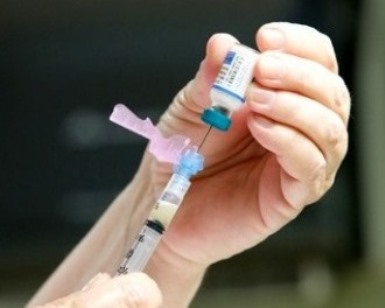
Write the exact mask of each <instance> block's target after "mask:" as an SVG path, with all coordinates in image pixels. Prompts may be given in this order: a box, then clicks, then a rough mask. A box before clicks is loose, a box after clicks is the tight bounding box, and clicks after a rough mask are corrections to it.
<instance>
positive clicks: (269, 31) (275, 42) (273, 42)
mask: <svg viewBox="0 0 385 308" xmlns="http://www.w3.org/2000/svg"><path fill="white" fill-rule="evenodd" d="M262 40H263V48H264V49H269V50H274V49H283V47H284V45H285V37H284V36H283V33H282V32H281V31H280V30H278V29H274V28H265V29H263V31H262Z"/></svg>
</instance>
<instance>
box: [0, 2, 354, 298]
mask: <svg viewBox="0 0 385 308" xmlns="http://www.w3.org/2000/svg"><path fill="white" fill-rule="evenodd" d="M358 12H359V1H358V0H355V1H353V0H352V1H348V0H345V1H344V0H336V1H331V0H329V1H322V0H317V1H305V0H303V1H300V0H291V1H278V0H273V1H256V0H255V1H250V0H247V1H239V0H238V1H236V0H232V1H219V0H217V1H214V0H213V1H201V2H197V1H190V0H188V1H176V0H175V1H171V0H168V1H131V0H128V1H127V0H125V1H43V0H34V1H2V2H0V76H1V79H0V102H1V107H0V108H1V109H0V110H1V113H0V114H1V117H0V120H1V122H0V123H1V126H0V127H1V152H0V153H1V160H0V167H1V169H0V170H1V188H0V193H1V199H0V200H1V204H0V210H1V215H0V277H3V279H2V282H1V283H4V282H5V281H7V279H14V278H15V277H17V275H21V274H23V275H33V276H35V277H40V278H39V279H38V280H39V283H40V282H41V281H42V279H44V277H45V276H46V275H48V274H49V273H50V272H51V271H52V270H53V269H54V268H55V266H56V265H57V264H58V263H59V262H60V261H61V259H62V258H63V257H64V256H65V255H66V254H67V253H68V251H69V249H71V247H73V246H74V245H75V244H76V243H77V242H78V241H79V239H81V238H82V236H83V235H84V234H85V233H86V232H87V230H88V229H89V228H90V226H92V224H93V223H94V222H95V220H96V219H97V217H99V215H100V214H101V213H102V212H103V210H104V209H105V208H106V207H107V206H108V204H109V203H110V202H111V201H112V199H113V198H114V196H115V195H116V194H117V193H118V192H119V190H121V189H122V188H123V187H124V186H125V185H126V183H127V182H129V180H130V178H131V177H132V175H133V173H134V172H135V170H136V167H137V165H138V164H139V161H140V157H141V151H142V150H143V148H144V146H145V142H144V141H143V140H141V139H140V138H136V137H134V136H132V135H130V134H129V133H126V132H125V131H123V130H122V129H120V128H118V127H115V126H114V125H113V124H111V123H109V121H108V115H109V114H110V112H111V111H112V107H113V105H114V104H115V103H117V102H123V103H125V104H127V105H128V106H129V107H130V108H131V109H132V110H134V111H135V112H137V113H138V114H140V115H147V116H150V117H151V118H152V119H153V120H154V121H156V119H157V117H158V116H159V115H160V114H161V113H162V111H163V110H164V109H165V108H166V107H167V105H168V104H169V102H171V100H172V98H173V96H174V95H175V94H176V92H177V91H178V90H179V89H180V88H181V87H182V86H183V85H184V84H185V83H186V82H187V81H188V80H190V79H191V78H192V77H193V76H194V73H195V71H196V69H197V67H198V65H199V62H200V60H201V59H202V57H203V56H204V48H205V43H206V41H207V39H208V38H209V37H210V36H211V35H212V34H213V33H216V32H228V33H231V34H233V35H234V36H236V37H237V38H238V39H239V40H240V41H241V42H242V43H245V44H247V45H250V46H254V34H255V31H256V30H257V29H258V27H259V26H261V25H262V24H263V23H265V22H270V21H281V20H285V21H292V22H299V23H306V24H308V25H310V26H314V27H316V28H317V29H319V30H320V31H322V32H324V33H326V34H328V35H329V36H330V37H331V38H332V40H333V42H334V44H335V48H336V52H337V55H338V57H339V61H340V68H341V75H342V76H343V77H344V79H345V80H346V82H347V84H348V86H349V87H351V84H352V76H353V73H354V65H353V63H354V61H353V60H354V56H355V44H356V39H357V37H356V28H357V25H358V21H359V17H360V15H359V13H358ZM353 120H354V108H353ZM351 125H354V121H352V124H351ZM355 147H356V142H355V136H354V133H351V145H350V152H349V154H348V157H347V159H346V160H345V162H344V164H343V166H342V168H341V172H340V174H339V176H338V178H337V182H336V184H335V186H334V187H333V189H332V190H331V191H330V192H329V193H328V194H327V195H326V197H325V198H323V199H322V200H321V201H320V202H319V203H318V204H317V205H316V206H313V207H310V208H308V209H306V210H305V212H304V213H303V214H302V215H301V216H300V217H299V218H298V219H297V220H296V221H295V222H293V223H292V224H290V225H289V226H288V227H285V228H284V229H283V230H281V231H280V232H279V233H278V234H277V235H274V236H273V237H272V238H271V239H269V240H268V241H266V242H265V243H263V244H262V245H260V246H258V247H256V248H254V249H252V250H250V251H248V252H247V253H245V254H242V255H241V256H239V257H236V258H233V259H231V260H229V261H225V262H222V263H221V264H218V265H217V266H214V267H213V268H212V270H211V272H210V273H209V275H208V277H207V279H206V285H207V286H208V287H217V286H238V285H241V286H243V285H251V284H262V283H274V282H281V281H290V280H293V279H296V278H297V275H298V268H299V267H300V265H301V264H302V263H303V262H304V261H305V260H309V259H310V260H323V261H324V262H326V263H328V264H330V266H331V267H333V268H335V269H336V270H339V269H341V268H342V267H343V266H347V264H350V263H351V262H355V261H357V260H359V258H360V256H361V253H362V250H361V244H362V243H361V238H360V220H359V218H358V217H359V215H358V214H359V211H360V204H359V199H358V197H357V196H358V192H357V187H356V182H355V179H356V160H355ZM15 273H16V274H15ZM241 273H242V274H241ZM15 275H16V276H15ZM1 283H0V288H1ZM36 286H37V285H36ZM31 292H33V290H31Z"/></svg>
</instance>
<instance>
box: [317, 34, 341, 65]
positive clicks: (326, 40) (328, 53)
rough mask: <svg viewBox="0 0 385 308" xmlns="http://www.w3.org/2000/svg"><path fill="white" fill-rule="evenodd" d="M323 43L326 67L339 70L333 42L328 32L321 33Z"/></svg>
mask: <svg viewBox="0 0 385 308" xmlns="http://www.w3.org/2000/svg"><path fill="white" fill-rule="evenodd" d="M321 40H322V45H323V46H324V47H323V49H324V51H325V57H326V67H327V68H329V69H330V70H331V71H333V72H338V62H337V57H336V54H335V52H334V47H333V42H332V40H331V39H330V37H329V36H328V35H326V34H323V33H321Z"/></svg>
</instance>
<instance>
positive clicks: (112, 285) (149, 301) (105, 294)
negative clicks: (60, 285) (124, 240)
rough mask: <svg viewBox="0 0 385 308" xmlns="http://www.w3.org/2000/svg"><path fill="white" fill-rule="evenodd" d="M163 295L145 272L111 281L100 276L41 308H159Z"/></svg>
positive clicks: (104, 276) (115, 278)
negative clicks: (77, 290)
mask: <svg viewBox="0 0 385 308" xmlns="http://www.w3.org/2000/svg"><path fill="white" fill-rule="evenodd" d="M161 303H162V295H161V293H160V290H159V288H158V286H157V285H156V283H155V282H154V281H153V280H152V279H151V278H149V277H148V276H147V275H146V274H143V273H132V274H128V275H122V276H118V277H114V278H110V277H109V276H108V275H103V276H100V275H98V276H97V277H96V278H95V279H93V280H92V281H91V282H90V283H88V284H87V286H86V287H85V288H84V289H83V290H82V291H80V292H76V293H73V294H71V295H69V296H67V297H65V298H62V299H59V300H56V301H54V302H52V303H48V304H46V305H44V306H40V307H41V308H70V307H84V308H110V307H114V308H157V307H160V305H161Z"/></svg>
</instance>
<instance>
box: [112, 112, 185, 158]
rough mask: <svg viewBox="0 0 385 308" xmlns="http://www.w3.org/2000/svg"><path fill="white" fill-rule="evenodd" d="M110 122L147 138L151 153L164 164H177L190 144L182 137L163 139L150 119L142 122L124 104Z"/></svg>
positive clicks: (174, 136) (113, 114) (175, 136)
mask: <svg viewBox="0 0 385 308" xmlns="http://www.w3.org/2000/svg"><path fill="white" fill-rule="evenodd" d="M110 120H111V121H112V122H114V123H116V124H118V125H120V126H122V127H124V128H126V129H128V130H130V131H132V132H133V133H136V134H138V135H141V136H143V137H145V138H147V139H148V140H149V141H150V144H149V151H150V153H151V154H152V155H154V156H155V158H156V159H157V160H159V161H162V162H168V163H173V164H176V163H178V162H179V160H180V157H181V154H182V151H183V150H184V149H185V148H186V147H187V146H188V145H189V144H190V139H189V138H187V137H185V136H182V135H173V136H171V137H169V138H165V137H163V135H162V133H161V132H160V131H159V129H158V128H157V127H156V126H155V125H154V124H153V123H152V122H151V120H150V119H149V118H146V119H145V120H142V119H140V118H138V117H137V116H136V115H135V114H134V113H133V112H132V111H131V110H130V109H128V108H127V107H126V106H125V105H123V104H117V105H116V106H115V107H114V110H113V112H112V114H111V116H110Z"/></svg>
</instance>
